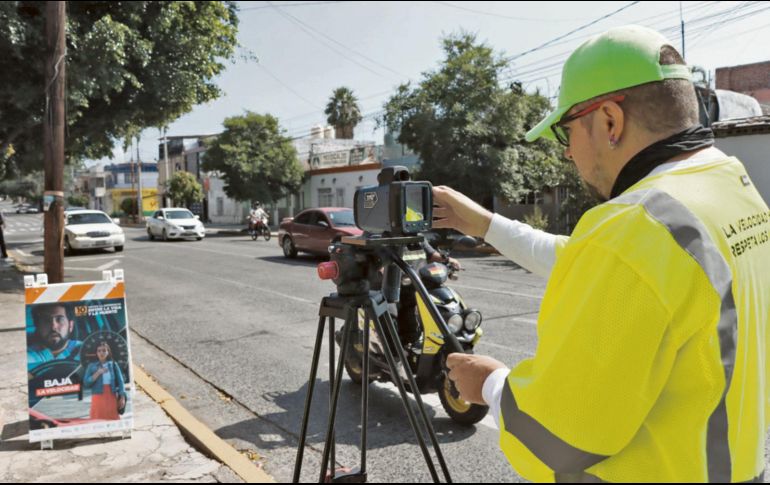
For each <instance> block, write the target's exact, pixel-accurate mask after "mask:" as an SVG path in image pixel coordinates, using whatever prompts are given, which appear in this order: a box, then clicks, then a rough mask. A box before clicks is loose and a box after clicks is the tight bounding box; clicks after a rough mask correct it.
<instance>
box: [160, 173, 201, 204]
mask: <svg viewBox="0 0 770 485" xmlns="http://www.w3.org/2000/svg"><path fill="white" fill-rule="evenodd" d="M168 196H169V197H170V198H171V200H172V201H173V204H174V205H183V206H184V207H188V208H189V207H190V206H191V205H193V204H194V203H195V202H200V201H202V200H203V198H204V195H203V187H201V184H200V183H198V180H197V179H196V178H195V175H193V174H191V173H190V172H176V173H175V174H174V175H172V176H171V178H170V179H168Z"/></svg>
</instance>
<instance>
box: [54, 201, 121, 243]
mask: <svg viewBox="0 0 770 485" xmlns="http://www.w3.org/2000/svg"><path fill="white" fill-rule="evenodd" d="M64 219H65V221H64V224H65V225H64V249H65V250H66V251H67V253H69V254H72V253H73V252H75V251H77V250H78V249H96V248H115V252H118V253H119V252H121V251H123V245H124V244H125V243H126V236H125V234H123V229H121V227H120V226H119V225H117V224H115V221H113V220H112V219H110V217H109V216H108V215H107V214H105V213H104V212H101V211H92V210H75V211H67V212H65V214H64Z"/></svg>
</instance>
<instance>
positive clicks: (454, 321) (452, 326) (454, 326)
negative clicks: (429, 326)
mask: <svg viewBox="0 0 770 485" xmlns="http://www.w3.org/2000/svg"><path fill="white" fill-rule="evenodd" d="M446 324H447V326H449V330H451V331H452V333H457V332H459V331H460V328H462V326H463V317H462V316H460V315H458V314H456V313H455V314H454V315H452V316H451V317H449V320H447V322H446Z"/></svg>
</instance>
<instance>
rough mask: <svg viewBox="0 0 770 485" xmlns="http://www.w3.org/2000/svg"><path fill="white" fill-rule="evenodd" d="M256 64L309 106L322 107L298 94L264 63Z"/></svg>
mask: <svg viewBox="0 0 770 485" xmlns="http://www.w3.org/2000/svg"><path fill="white" fill-rule="evenodd" d="M258 65H259V67H261V68H262V70H264V71H265V74H267V75H268V76H270V77H271V78H273V79H274V80H275V81H277V82H278V84H280V85H281V86H282V87H283V88H285V89H287V90H288V91H290V92H291V93H292V94H294V96H296V97H297V98H299V99H301V100H302V101H304V102H306V103H307V104H309V105H310V106H312V107H314V108H316V109H322V108H319V107H318V105H316V104H315V103H314V102H312V101H310V100H309V99H307V98H306V97H304V96H303V95H302V94H300V93H298V92H297V91H295V90H294V89H293V88H292V87H291V86H289V85H288V84H287V83H285V82H284V81H282V80H281V79H279V78H278V77H277V76H275V75H274V74H273V73H272V72H270V70H269V69H268V68H267V67H265V65H264V64H261V63H260V64H258Z"/></svg>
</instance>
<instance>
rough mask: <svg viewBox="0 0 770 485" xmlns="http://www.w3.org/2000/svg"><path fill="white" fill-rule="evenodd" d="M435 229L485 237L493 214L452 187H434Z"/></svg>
mask: <svg viewBox="0 0 770 485" xmlns="http://www.w3.org/2000/svg"><path fill="white" fill-rule="evenodd" d="M433 205H434V207H433V227H434V228H435V229H445V228H449V229H456V230H458V231H460V232H462V233H463V234H466V235H468V236H474V237H484V236H485V235H486V233H487V229H489V224H490V223H491V222H492V213H491V212H489V211H488V210H486V209H485V208H483V207H482V206H480V205H479V204H477V203H475V202H474V201H472V200H471V199H470V198H468V197H466V196H465V195H463V194H461V193H460V192H458V191H456V190H454V189H453V188H451V187H447V186H445V185H441V186H438V187H433Z"/></svg>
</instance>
